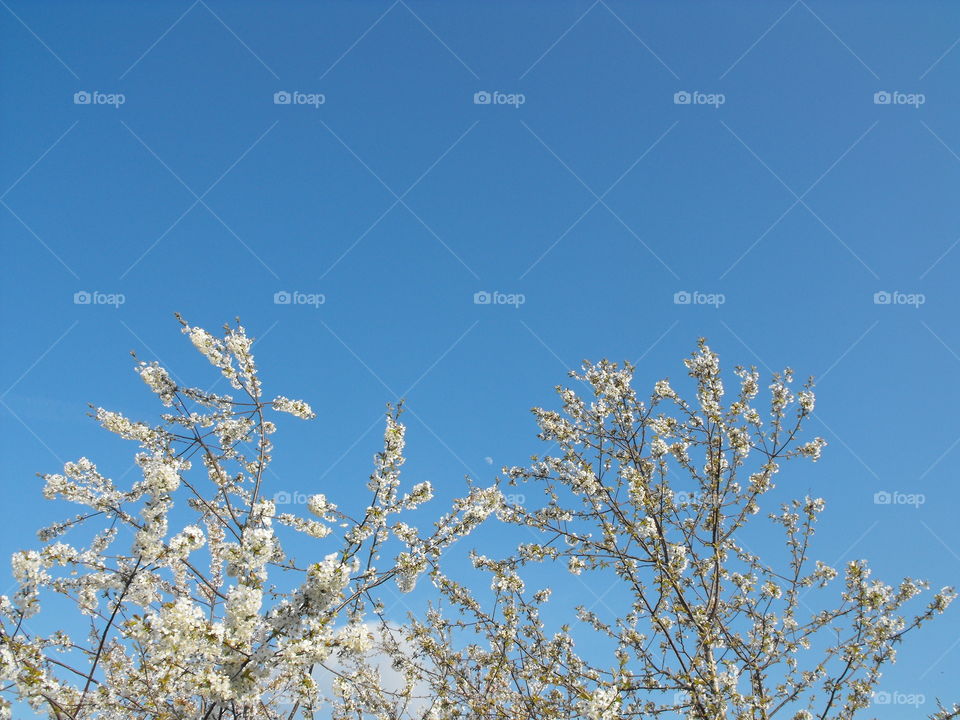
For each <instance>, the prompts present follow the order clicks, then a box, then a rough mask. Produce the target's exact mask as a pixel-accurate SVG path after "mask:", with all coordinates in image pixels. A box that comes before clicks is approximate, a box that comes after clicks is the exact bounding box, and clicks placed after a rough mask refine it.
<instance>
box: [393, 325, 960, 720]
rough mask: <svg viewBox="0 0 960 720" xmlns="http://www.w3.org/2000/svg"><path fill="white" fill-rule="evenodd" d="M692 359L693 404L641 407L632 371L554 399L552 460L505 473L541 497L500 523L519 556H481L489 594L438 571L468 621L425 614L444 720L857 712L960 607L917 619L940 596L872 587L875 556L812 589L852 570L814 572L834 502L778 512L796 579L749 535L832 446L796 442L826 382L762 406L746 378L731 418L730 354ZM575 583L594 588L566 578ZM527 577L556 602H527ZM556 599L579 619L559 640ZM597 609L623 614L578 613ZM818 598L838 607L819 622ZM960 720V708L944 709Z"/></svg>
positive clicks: (658, 398)
mask: <svg viewBox="0 0 960 720" xmlns="http://www.w3.org/2000/svg"><path fill="white" fill-rule="evenodd" d="M685 363H686V367H687V370H688V373H689V375H690V376H691V378H692V385H694V386H695V394H696V401H695V402H688V401H687V400H685V399H683V398H682V397H681V395H680V394H679V393H678V392H676V391H675V390H674V388H673V387H671V385H670V383H669V382H668V381H667V380H661V381H659V382H657V383H656V385H655V386H654V388H653V391H652V393H651V395H650V396H649V397H648V398H646V399H641V398H640V397H639V396H638V394H637V392H636V391H635V390H634V389H633V388H632V387H631V381H632V376H633V371H634V368H633V367H632V366H630V365H625V366H624V367H622V368H621V367H618V366H617V365H615V364H612V363H609V362H606V361H604V362H600V363H598V364H593V365H591V364H585V365H584V371H583V373H582V374H577V373H572V376H573V377H574V378H575V379H577V380H579V381H581V382H583V383H584V384H585V386H586V388H587V389H588V394H589V397H588V398H587V399H584V398H583V397H581V396H580V395H578V394H577V393H576V392H575V391H574V390H572V389H569V388H560V387H558V388H557V391H558V394H559V396H560V399H561V401H562V408H563V412H555V411H552V410H543V409H535V410H534V413H535V415H536V418H537V421H538V423H539V426H540V428H541V433H540V436H539V437H540V439H542V440H544V441H547V442H550V443H552V445H551V451H553V450H554V449H556V452H550V454H548V455H546V456H545V457H542V458H537V457H534V458H533V463H532V465H530V466H529V467H515V468H510V469H506V475H507V479H508V482H509V483H511V484H514V485H520V484H522V485H523V486H524V487H525V494H526V497H530V496H531V493H532V492H533V491H534V488H536V487H539V488H541V489H542V501H541V502H539V503H536V502H529V503H524V504H519V503H513V504H507V505H505V507H504V508H503V509H502V510H501V511H500V512H499V513H498V514H499V516H500V519H501V520H502V521H504V522H506V523H508V524H511V525H514V526H517V527H518V536H519V537H520V538H521V540H522V542H520V544H519V546H518V548H517V551H516V553H514V554H512V555H510V556H507V557H500V558H490V557H487V556H485V555H481V554H474V555H473V564H474V566H475V567H476V568H478V569H479V570H480V571H481V572H484V573H489V575H490V588H491V591H490V593H489V594H487V597H485V598H484V597H481V593H480V592H478V591H477V589H476V588H477V587H478V584H477V583H476V582H475V581H474V582H473V583H464V582H457V581H454V580H452V579H450V578H449V577H448V576H446V575H444V574H442V573H441V572H440V571H439V570H436V571H434V572H433V576H434V581H435V583H436V585H437V586H438V588H439V589H440V591H441V593H442V594H443V596H444V597H445V598H446V599H447V600H448V601H449V603H448V606H452V607H453V608H455V609H456V613H455V614H453V615H450V614H449V613H447V614H442V613H440V612H431V613H430V614H428V615H427V617H426V618H425V619H418V618H411V625H410V629H409V631H408V640H409V642H411V643H413V644H415V645H417V647H418V648H419V650H420V653H419V656H418V658H417V659H416V660H411V661H410V662H411V663H419V667H420V668H421V675H420V681H421V682H422V683H424V684H425V685H426V686H428V687H429V689H430V690H429V693H428V694H429V696H430V697H431V702H432V703H433V707H434V709H435V713H436V714H435V717H438V718H458V719H459V718H463V719H464V720H466V718H475V717H483V718H538V719H540V718H557V719H560V718H574V717H585V718H590V720H615V719H618V718H649V717H664V718H678V717H685V718H691V719H692V720H722V719H727V718H730V719H731V720H732V719H734V718H735V719H736V720H748V719H749V720H760V719H769V718H793V719H794V720H811V719H812V718H820V720H826V719H827V718H836V719H847V718H853V717H855V716H857V717H859V716H861V715H862V712H861V711H863V710H864V709H865V708H867V707H868V705H869V704H870V700H871V695H872V691H873V689H874V688H875V686H876V685H877V682H878V680H879V678H880V674H881V670H882V668H883V667H884V666H885V665H886V664H888V663H892V662H893V661H894V659H895V655H896V649H897V646H898V645H899V644H900V642H901V641H902V640H903V638H904V636H905V635H906V634H907V633H909V632H911V631H913V630H915V629H916V628H918V627H920V626H921V625H922V624H924V623H926V622H927V621H928V620H930V619H931V618H933V617H934V616H935V615H937V614H939V613H941V612H943V611H944V610H945V609H946V607H947V605H948V604H949V603H950V601H951V600H952V599H953V598H954V597H955V593H954V591H953V589H952V588H944V589H942V590H941V591H939V592H938V593H936V594H935V595H934V596H933V597H932V599H931V600H929V601H928V603H927V604H926V605H925V606H921V607H920V608H918V609H917V610H916V612H914V613H908V612H907V610H906V606H907V604H908V603H910V601H911V600H912V599H913V598H915V596H917V595H919V594H920V593H921V592H922V591H923V590H924V589H926V584H925V583H923V582H920V581H916V580H912V579H905V580H903V581H902V582H901V583H899V584H898V585H896V586H890V585H887V584H884V583H882V582H880V581H877V580H871V579H870V570H869V569H868V567H867V565H866V563H865V562H863V561H854V562H850V563H849V564H848V565H847V566H846V567H845V568H844V569H843V570H842V579H840V580H839V582H840V583H841V584H842V588H841V589H840V591H839V598H836V595H837V593H836V592H834V593H829V592H827V591H823V592H818V593H811V591H814V590H818V589H822V588H827V587H828V586H831V584H832V583H835V582H837V581H838V578H837V576H838V574H840V573H838V571H837V570H835V569H834V568H831V567H829V566H827V565H825V564H823V563H821V562H819V561H817V562H813V563H812V562H811V560H810V557H809V548H810V542H811V539H812V536H813V534H814V528H815V526H816V523H817V521H818V517H819V515H820V513H821V511H823V509H824V501H823V500H822V499H820V498H811V497H806V498H804V499H802V500H792V501H790V502H787V503H786V504H783V505H782V506H780V507H779V508H774V509H773V511H772V512H770V511H769V510H768V512H767V514H766V518H767V519H768V520H769V522H770V523H772V525H773V526H774V529H775V530H778V531H779V532H780V533H781V534H782V537H783V540H784V541H785V546H786V553H785V556H784V558H783V562H782V563H781V564H779V565H778V564H776V563H774V562H771V561H768V560H766V559H764V557H761V556H760V555H759V554H756V553H754V552H753V551H752V550H751V549H750V548H749V547H748V541H747V538H748V537H750V536H749V535H748V533H749V532H750V530H751V528H750V527H749V526H750V525H751V524H753V521H754V520H755V519H756V517H757V516H758V515H759V516H760V517H763V516H762V515H760V512H761V509H762V508H764V507H765V506H767V505H769V503H767V502H766V496H768V494H769V493H771V491H772V490H773V489H774V479H775V477H776V475H777V473H778V472H779V471H780V466H781V464H782V463H785V462H786V461H789V460H792V459H795V458H807V459H810V460H814V461H815V460H817V458H818V457H819V456H820V453H821V450H822V448H823V447H824V445H825V444H826V443H825V442H824V441H823V440H822V439H821V438H813V439H811V440H807V441H804V442H801V441H800V440H799V439H798V438H800V436H801V433H802V428H803V425H804V423H805V421H806V420H807V419H808V418H809V417H810V415H811V413H812V412H813V409H814V401H815V400H814V394H813V391H812V382H810V383H807V384H806V385H804V386H803V387H802V389H799V390H797V391H794V390H793V389H792V383H793V376H792V373H791V371H790V370H786V371H784V372H783V373H782V374H779V375H776V376H774V377H773V379H772V383H771V384H770V385H769V392H770V395H769V400H764V401H763V403H764V406H760V405H759V403H760V401H759V400H758V396H759V394H760V389H761V387H760V376H759V374H758V373H757V371H756V369H749V370H748V369H744V368H737V369H736V374H737V375H738V376H739V388H738V392H737V393H736V395H735V397H734V398H733V399H732V402H729V403H726V404H725V391H724V384H723V381H722V379H721V372H720V366H719V361H718V358H717V356H716V355H715V354H714V353H713V352H711V351H710V349H709V348H708V347H707V346H706V345H705V344H704V343H703V341H701V343H700V348H699V350H698V351H697V352H696V353H694V354H693V356H692V357H691V358H690V359H688V360H686V361H685ZM760 407H763V411H761V409H760ZM508 497H509V496H508ZM762 537H763V538H764V539H763V542H764V543H766V544H768V543H769V535H765V536H762ZM765 551H766V552H765V553H764V555H771V556H772V555H774V553H773V552H769V551H768V548H767V547H766V546H765ZM545 564H546V565H547V566H548V568H549V570H548V571H547V572H542V571H541V572H539V573H537V572H534V571H535V570H536V569H537V568H541V569H542V566H543V565H545ZM567 572H569V573H572V574H573V575H574V576H579V579H581V580H584V581H585V582H584V583H583V584H581V583H579V582H577V580H575V579H573V578H569V576H568V578H567V579H566V580H564V578H563V575H564V574H565V573H567ZM530 578H535V579H536V580H538V581H539V582H540V583H541V587H539V588H538V589H536V590H535V591H532V592H529V591H527V584H528V582H531V579H530ZM545 579H546V580H545ZM585 588H596V590H595V591H594V592H593V593H592V594H591V593H590V592H586V591H585ZM490 594H492V597H490V596H489V595H490ZM551 595H553V596H555V597H556V600H557V601H559V602H561V603H565V604H564V605H563V610H561V611H560V613H563V612H567V611H569V612H571V614H573V615H574V618H572V619H571V621H569V622H563V623H562V624H559V625H558V626H555V627H553V628H552V629H548V627H549V623H548V622H547V619H548V615H550V612H549V606H548V602H549V601H550V599H551ZM584 595H586V597H587V598H589V600H590V601H591V605H593V606H597V605H602V606H605V609H607V610H610V612H606V613H604V612H602V611H601V610H602V609H603V608H601V610H594V609H591V607H588V606H586V605H584V604H582V603H577V601H576V600H574V601H573V602H570V601H571V598H583V596H584ZM814 595H817V596H822V595H828V596H830V598H831V599H833V598H835V600H834V601H833V602H832V603H830V604H829V605H828V606H827V607H825V608H824V609H819V610H815V609H813V608H812V607H811V604H810V603H814V602H815V600H814ZM571 606H573V607H571ZM611 606H612V609H611ZM557 614H559V613H557V612H554V613H553V616H554V617H556V615H557ZM468 638H469V640H468ZM938 706H939V703H938ZM958 716H960V706H954V707H953V708H952V709H949V710H948V709H945V708H943V707H942V706H939V710H938V711H937V712H936V714H935V717H936V718H938V720H945V719H946V718H953V717H958Z"/></svg>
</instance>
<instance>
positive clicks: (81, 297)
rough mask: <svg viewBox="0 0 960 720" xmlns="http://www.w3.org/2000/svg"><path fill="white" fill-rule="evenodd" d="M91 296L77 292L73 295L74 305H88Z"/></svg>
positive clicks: (81, 291)
mask: <svg viewBox="0 0 960 720" xmlns="http://www.w3.org/2000/svg"><path fill="white" fill-rule="evenodd" d="M91 299H92V296H91V295H90V293H88V292H87V291H86V290H79V291H77V292H75V293H74V294H73V304H74V305H89V304H90V300H91Z"/></svg>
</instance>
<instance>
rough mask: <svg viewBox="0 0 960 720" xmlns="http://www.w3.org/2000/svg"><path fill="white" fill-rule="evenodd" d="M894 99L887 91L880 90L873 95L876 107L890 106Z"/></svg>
mask: <svg viewBox="0 0 960 720" xmlns="http://www.w3.org/2000/svg"><path fill="white" fill-rule="evenodd" d="M892 99H893V97H892V96H891V95H890V93H888V92H887V91H886V90H879V91H877V92H875V93H874V94H873V104H874V105H889V104H890V101H891V100H892Z"/></svg>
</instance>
